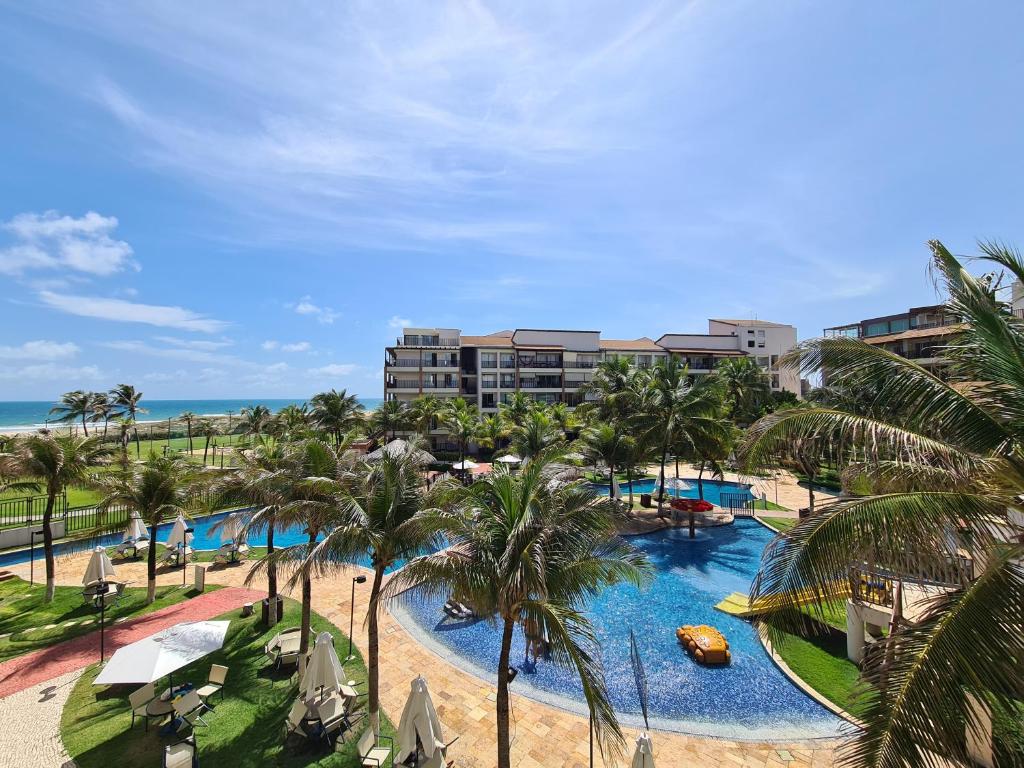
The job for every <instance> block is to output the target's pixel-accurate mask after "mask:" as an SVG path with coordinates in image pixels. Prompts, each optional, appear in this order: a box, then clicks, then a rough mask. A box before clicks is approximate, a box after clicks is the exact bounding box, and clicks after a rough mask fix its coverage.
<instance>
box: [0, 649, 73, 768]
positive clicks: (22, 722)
mask: <svg viewBox="0 0 1024 768" xmlns="http://www.w3.org/2000/svg"><path fill="white" fill-rule="evenodd" d="M81 674H82V670H80V669H78V670H75V671H74V672H68V673H66V674H63V675H61V676H60V677H58V678H55V679H53V680H48V681H46V682H45V683H38V684H36V685H33V686H31V687H30V688H25V689H24V690H22V691H18V692H17V693H15V694H12V695H11V696H8V697H6V698H4V699H0V723H3V728H0V768H30V767H31V768H73V766H74V765H75V763H74V762H73V761H72V760H71V758H70V757H68V753H67V751H66V750H65V749H64V744H63V743H61V740H60V714H61V712H62V711H63V709H64V704H65V703H66V702H67V700H68V696H70V695H71V689H72V688H74V686H75V683H76V682H78V678H79V677H80V676H81Z"/></svg>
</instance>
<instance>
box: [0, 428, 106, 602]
mask: <svg viewBox="0 0 1024 768" xmlns="http://www.w3.org/2000/svg"><path fill="white" fill-rule="evenodd" d="M7 448H8V450H7V452H6V453H3V454H0V476H7V477H19V478H28V479H26V480H24V481H20V482H17V483H8V487H16V488H18V489H21V490H33V491H35V492H36V493H45V494H46V507H45V508H44V510H43V521H42V523H43V554H44V557H45V558H46V598H45V599H46V602H48V603H49V602H52V601H53V594H54V589H55V585H56V581H55V578H56V577H55V570H54V561H53V532H52V531H51V530H50V523H51V521H52V520H53V512H54V509H55V506H56V502H57V497H58V496H60V495H61V494H62V493H64V491H65V489H66V488H67V487H68V486H69V485H78V484H83V483H86V482H91V481H92V480H93V478H92V475H91V473H92V471H93V470H94V469H97V468H98V467H101V466H103V465H104V464H106V463H108V461H109V459H110V453H111V451H110V448H109V447H108V446H105V445H103V443H102V442H101V438H100V437H98V436H96V435H93V436H92V437H85V436H84V435H83V436H81V437H79V436H78V435H54V434H34V435H26V436H24V437H19V438H16V439H15V440H13V441H11V443H10V444H9V445H8V446H7Z"/></svg>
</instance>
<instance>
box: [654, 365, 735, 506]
mask: <svg viewBox="0 0 1024 768" xmlns="http://www.w3.org/2000/svg"><path fill="white" fill-rule="evenodd" d="M639 397H640V402H639V404H638V409H639V412H638V415H637V416H636V417H635V421H636V423H637V424H638V425H640V426H641V428H642V429H643V430H644V432H645V433H646V436H647V437H648V438H650V439H653V440H657V442H659V443H660V445H661V462H660V463H661V467H660V471H659V482H660V486H661V487H660V488H659V490H658V514H659V515H660V514H662V511H663V509H664V502H665V465H666V463H667V461H668V451H669V447H670V446H681V447H683V448H684V449H685V448H686V447H688V446H692V445H693V443H694V441H695V440H697V439H698V437H699V436H700V435H702V434H704V435H707V434H723V433H726V432H727V431H728V430H729V428H730V427H729V425H728V423H727V422H726V420H725V419H724V418H723V416H722V398H721V390H720V388H719V387H718V385H717V383H716V382H715V381H713V380H711V379H709V378H707V377H705V378H702V379H700V380H698V381H696V382H694V381H693V380H692V379H691V378H690V376H689V371H688V369H687V367H686V366H685V365H684V364H682V363H680V362H679V361H678V360H677V359H676V358H675V357H668V358H665V359H663V360H659V361H658V363H657V365H655V366H654V368H653V369H652V371H651V375H650V376H649V377H648V379H647V381H646V384H645V386H644V387H643V389H642V391H641V392H640V393H639Z"/></svg>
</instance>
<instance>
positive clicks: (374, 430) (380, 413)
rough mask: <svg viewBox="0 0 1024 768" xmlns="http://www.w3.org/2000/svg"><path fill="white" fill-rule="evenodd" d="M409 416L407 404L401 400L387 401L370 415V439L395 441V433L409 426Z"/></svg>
mask: <svg viewBox="0 0 1024 768" xmlns="http://www.w3.org/2000/svg"><path fill="white" fill-rule="evenodd" d="M410 420H411V416H410V413H409V405H408V403H405V402H403V401H402V400H387V401H385V402H383V403H381V404H380V407H378V408H377V409H376V410H375V411H374V412H373V413H371V414H370V423H369V426H370V437H374V438H377V437H380V438H387V437H388V434H389V433H390V439H391V440H394V439H395V433H396V432H397V431H398V430H400V429H405V428H406V427H408V426H409V422H410Z"/></svg>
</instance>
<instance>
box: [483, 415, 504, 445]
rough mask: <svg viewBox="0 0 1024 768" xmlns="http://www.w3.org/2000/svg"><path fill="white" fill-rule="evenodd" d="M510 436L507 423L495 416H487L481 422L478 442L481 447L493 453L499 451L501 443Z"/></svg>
mask: <svg viewBox="0 0 1024 768" xmlns="http://www.w3.org/2000/svg"><path fill="white" fill-rule="evenodd" d="M507 435H508V431H507V429H506V427H505V423H504V422H503V421H502V420H501V418H500V417H498V416H497V415H495V414H491V415H490V416H485V417H484V418H482V419H481V420H480V427H479V429H478V430H477V440H479V441H480V444H481V445H484V446H486V447H488V448H490V449H491V452H492V453H493V452H494V451H496V450H498V448H499V446H500V445H501V441H502V440H504V439H505V437H506V436H507Z"/></svg>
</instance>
